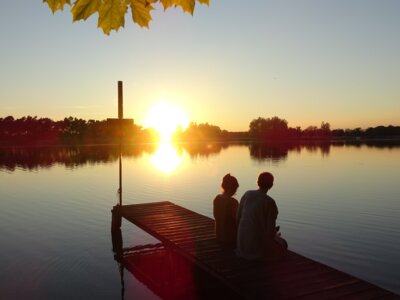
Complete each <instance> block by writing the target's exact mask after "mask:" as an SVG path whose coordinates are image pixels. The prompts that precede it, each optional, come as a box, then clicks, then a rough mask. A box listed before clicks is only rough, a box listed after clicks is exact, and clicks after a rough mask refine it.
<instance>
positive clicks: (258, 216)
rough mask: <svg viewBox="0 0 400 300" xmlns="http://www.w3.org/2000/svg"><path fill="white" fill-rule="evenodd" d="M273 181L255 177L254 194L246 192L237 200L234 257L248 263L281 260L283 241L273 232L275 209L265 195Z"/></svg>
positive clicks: (273, 203)
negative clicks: (235, 255)
mask: <svg viewBox="0 0 400 300" xmlns="http://www.w3.org/2000/svg"><path fill="white" fill-rule="evenodd" d="M273 181H274V177H273V176H272V174H271V173H268V172H264V173H261V174H260V175H259V177H258V181H257V184H258V186H259V189H258V190H254V191H247V192H246V193H245V194H244V195H243V197H242V198H241V199H240V204H239V211H238V236H237V243H236V253H237V255H238V256H240V257H242V258H245V259H248V260H266V261H273V260H278V259H280V258H282V257H283V256H284V254H285V252H286V249H287V243H286V241H285V240H284V239H283V238H281V237H280V234H279V233H278V232H277V227H276V218H277V216H278V208H277V206H276V203H275V200H274V199H272V198H271V197H270V196H268V195H267V192H268V190H269V189H270V188H271V187H272V186H273Z"/></svg>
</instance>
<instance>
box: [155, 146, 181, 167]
mask: <svg viewBox="0 0 400 300" xmlns="http://www.w3.org/2000/svg"><path fill="white" fill-rule="evenodd" d="M150 161H151V163H152V164H153V166H154V167H156V168H157V169H158V170H160V171H162V172H164V173H165V174H170V173H172V172H173V171H174V170H176V168H177V167H178V166H179V165H180V164H181V162H182V158H181V157H180V156H179V155H178V153H177V151H176V149H175V147H174V146H173V145H172V144H171V143H170V142H161V143H160V144H159V145H158V148H157V150H156V152H155V153H154V154H153V155H152V156H151V157H150Z"/></svg>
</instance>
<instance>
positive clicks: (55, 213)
mask: <svg viewBox="0 0 400 300" xmlns="http://www.w3.org/2000/svg"><path fill="white" fill-rule="evenodd" d="M261 171H271V172H272V173H273V174H274V175H275V185H274V187H273V189H272V190H271V191H270V193H269V194H270V195H271V196H272V197H274V198H275V200H276V201H277V204H278V207H279V211H280V214H279V216H278V224H279V225H280V226H281V231H282V233H283V235H284V236H285V237H286V239H287V240H288V242H289V248H291V250H294V251H296V252H298V253H300V254H303V255H305V256H307V257H310V258H313V259H315V260H317V261H320V262H323V263H325V264H327V265H329V266H332V267H334V268H337V269H339V270H342V271H345V272H347V273H350V274H352V275H355V276H357V277H359V278H362V279H364V280H367V281H370V282H372V283H374V284H377V285H379V286H382V287H384V288H387V289H389V290H392V291H394V292H396V293H398V294H400V218H399V215H400V196H399V195H400V181H399V178H400V146H398V145H379V144H378V145H344V144H340V145H339V144H337V145H329V144H325V145H308V146H294V145H286V146H284V147H278V146H273V147H271V146H269V147H266V146H262V147H261V146H248V145H225V144H208V145H203V146H194V145H181V146H177V147H176V148H174V147H172V146H171V145H168V144H164V145H160V146H157V145H142V146H129V147H128V146H127V147H124V148H123V188H124V189H123V201H124V204H130V203H142V202H152V201H160V200H170V201H172V202H174V203H176V204H178V205H181V206H184V207H187V208H189V209H191V210H194V211H196V212H199V213H201V214H204V215H207V216H210V217H211V216H212V199H213V198H214V196H215V195H216V194H217V193H219V191H220V188H219V185H220V181H221V178H222V176H223V175H225V174H226V173H228V172H230V173H231V174H233V175H235V176H236V177H237V178H238V180H239V183H240V187H239V190H238V193H237V198H238V199H239V198H240V196H241V195H242V194H243V192H244V191H246V190H247V189H253V188H255V181H256V176H257V174H258V173H260V172H261ZM117 189H118V148H117V147H110V146H93V147H71V148H62V147H54V148H31V149H24V148H14V149H0V245H1V250H0V251H1V255H0V278H1V280H0V298H1V299H118V298H120V297H121V284H120V274H119V271H118V265H117V263H116V262H115V261H114V258H113V252H112V245H111V236H110V223H111V213H110V210H111V208H112V206H113V205H114V204H115V203H116V202H117V200H118V196H117ZM122 231H123V235H124V245H128V246H129V245H130V246H134V245H141V244H146V243H149V242H154V239H152V238H151V237H149V236H148V235H147V234H145V233H143V232H142V231H140V230H139V229H137V228H135V227H134V226H133V225H132V224H128V223H123V228H122ZM124 276H125V277H124V278H125V299H130V298H132V297H136V298H137V299H156V298H157V296H156V295H155V294H154V293H153V292H152V291H151V290H150V289H149V288H147V287H146V286H145V285H144V284H142V283H141V282H140V280H138V279H136V278H135V277H134V276H133V275H131V274H130V273H128V272H125V274H124Z"/></svg>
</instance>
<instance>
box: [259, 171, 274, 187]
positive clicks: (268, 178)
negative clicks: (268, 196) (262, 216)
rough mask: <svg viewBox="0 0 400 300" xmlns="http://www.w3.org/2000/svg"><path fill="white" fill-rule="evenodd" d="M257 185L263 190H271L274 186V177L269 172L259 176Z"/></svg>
mask: <svg viewBox="0 0 400 300" xmlns="http://www.w3.org/2000/svg"><path fill="white" fill-rule="evenodd" d="M257 184H258V186H259V187H260V189H262V190H267V191H268V190H269V189H270V188H272V186H273V185H274V176H273V175H272V174H271V173H269V172H263V173H261V174H260V175H258V180H257Z"/></svg>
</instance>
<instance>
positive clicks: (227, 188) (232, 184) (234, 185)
mask: <svg viewBox="0 0 400 300" xmlns="http://www.w3.org/2000/svg"><path fill="white" fill-rule="evenodd" d="M221 187H222V189H223V190H224V193H225V194H227V195H229V196H232V195H234V194H235V193H236V191H237V189H238V187H239V183H238V181H237V179H236V178H235V177H233V176H231V174H229V173H228V174H226V175H225V176H224V177H223V178H222V183H221Z"/></svg>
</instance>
